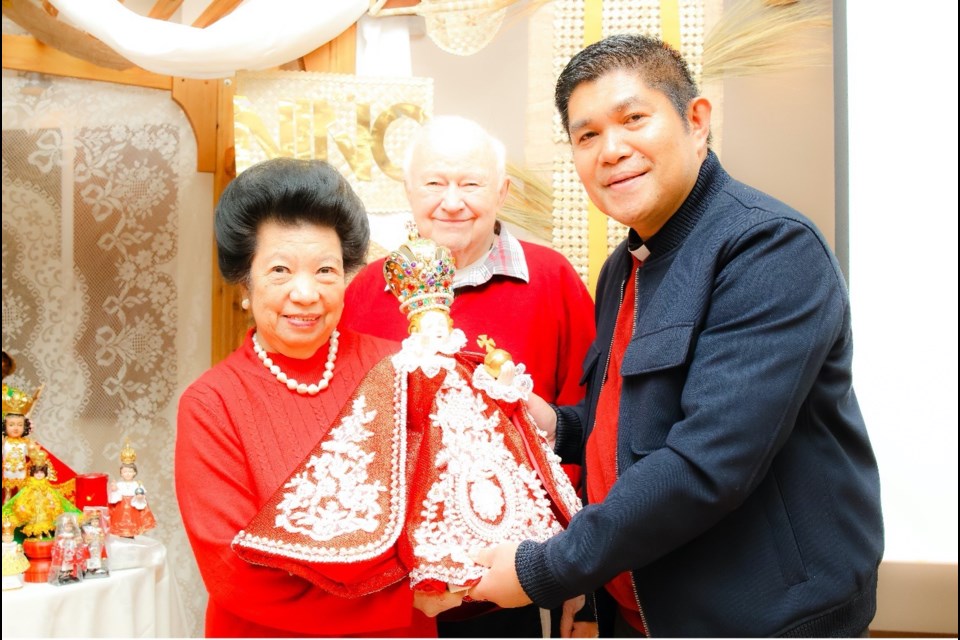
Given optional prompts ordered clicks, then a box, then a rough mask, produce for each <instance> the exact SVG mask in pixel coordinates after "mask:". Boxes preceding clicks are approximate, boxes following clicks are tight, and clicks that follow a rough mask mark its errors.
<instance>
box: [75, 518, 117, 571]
mask: <svg viewBox="0 0 960 640" xmlns="http://www.w3.org/2000/svg"><path fill="white" fill-rule="evenodd" d="M80 530H81V532H82V535H83V542H84V544H86V545H87V552H88V554H87V564H86V566H85V567H84V570H83V577H84V578H108V577H110V562H109V560H108V554H107V528H106V526H105V524H104V522H103V513H102V512H101V511H100V509H98V508H96V507H88V508H85V509H84V510H83V524H81V525H80Z"/></svg>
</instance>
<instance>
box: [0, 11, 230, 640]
mask: <svg viewBox="0 0 960 640" xmlns="http://www.w3.org/2000/svg"><path fill="white" fill-rule="evenodd" d="M4 22H5V23H6V22H7V21H6V20H5V21H4ZM6 27H7V25H6V24H5V31H6ZM196 156H197V150H196V142H195V139H194V135H193V131H192V130H191V127H190V124H189V123H188V121H187V119H186V117H185V116H184V114H183V112H182V111H181V110H180V108H179V107H178V106H177V105H176V104H175V103H174V102H173V101H172V100H171V98H170V93H169V92H167V91H158V90H150V89H141V88H135V87H124V86H120V85H115V84H109V83H99V82H89V81H83V80H74V79H67V78H56V77H52V76H43V75H39V74H17V73H15V72H10V71H4V72H3V275H2V281H3V348H4V350H6V351H7V352H8V353H10V354H11V355H12V356H13V358H14V359H15V360H16V365H17V368H16V371H15V373H14V374H13V375H11V376H10V377H9V378H7V379H6V380H5V382H6V383H8V384H11V385H13V386H16V387H19V388H23V389H27V390H31V391H32V390H33V389H34V388H35V387H36V386H38V385H39V384H41V383H42V384H44V385H45V386H44V391H43V394H42V395H41V397H40V399H39V401H38V402H37V404H36V405H35V407H34V409H33V411H32V413H31V419H32V420H33V422H34V425H33V432H32V433H31V437H34V438H36V440H37V441H38V442H40V443H41V444H43V445H44V446H46V447H47V448H48V449H50V450H51V451H52V452H53V453H54V454H55V455H57V456H58V457H59V458H61V459H62V460H63V461H64V462H66V463H67V464H68V465H70V466H71V467H72V468H73V469H74V470H75V471H76V472H77V473H96V472H99V473H108V474H110V476H111V478H112V479H116V478H117V476H118V475H119V466H120V461H119V452H120V448H121V447H122V446H123V444H124V441H125V440H126V439H129V441H130V443H131V445H132V446H133V447H134V448H135V449H136V451H137V466H138V470H139V474H138V480H140V481H142V482H143V484H144V487H145V488H146V490H147V495H148V499H149V501H150V507H151V509H152V510H153V512H154V513H155V515H156V517H157V521H158V526H157V528H156V529H154V530H152V531H149V532H147V534H146V535H147V536H149V537H152V538H155V539H157V540H160V541H161V542H162V543H164V544H165V545H166V548H167V559H168V566H169V568H170V569H171V570H172V571H173V575H174V579H175V582H176V584H177V591H178V592H179V595H180V599H181V601H182V603H183V605H184V611H183V613H184V616H183V617H184V621H185V623H186V629H187V630H188V632H189V633H191V634H192V635H201V629H202V616H203V610H204V608H205V602H206V592H205V590H204V588H203V584H202V582H201V581H200V579H199V574H198V572H197V569H196V565H195V562H194V559H193V555H192V554H191V552H190V546H189V544H188V543H187V540H186V535H185V533H184V529H183V525H182V524H181V520H180V514H179V509H178V508H177V502H176V498H175V495H174V487H173V448H174V439H175V433H176V407H177V400H178V398H179V396H180V392H181V391H182V390H183V388H185V387H186V385H187V384H189V382H190V381H192V380H193V379H194V378H195V377H197V376H198V375H199V374H200V373H202V371H203V370H205V369H206V368H207V367H208V366H209V344H210V336H209V332H210V320H209V315H210V312H209V307H210V289H211V284H210V273H209V270H205V269H197V268H196V265H198V264H210V253H211V243H212V228H211V227H212V225H211V224H210V203H211V202H212V198H213V196H212V182H211V179H210V176H209V175H202V174H198V173H197V171H196ZM174 606H176V603H174Z"/></svg>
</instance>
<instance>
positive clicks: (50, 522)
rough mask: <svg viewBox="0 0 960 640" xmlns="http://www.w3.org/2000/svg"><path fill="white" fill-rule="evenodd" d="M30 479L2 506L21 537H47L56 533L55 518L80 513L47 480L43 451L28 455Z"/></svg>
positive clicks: (48, 467)
mask: <svg viewBox="0 0 960 640" xmlns="http://www.w3.org/2000/svg"><path fill="white" fill-rule="evenodd" d="M30 459H31V463H30V477H29V478H27V481H26V484H24V485H23V488H22V489H20V490H19V491H18V492H17V493H16V494H15V495H14V496H13V497H12V498H10V499H9V500H8V501H7V502H5V503H4V505H3V516H4V517H5V518H9V519H10V520H11V521H12V522H13V524H14V526H15V527H17V528H19V529H20V530H21V532H22V533H23V535H24V536H25V537H28V538H30V537H35V538H43V537H48V536H50V535H51V534H53V532H54V531H55V530H56V527H57V517H58V516H60V514H62V513H65V512H70V513H74V514H77V513H80V510H79V509H77V508H76V507H75V506H73V503H71V502H70V501H69V500H68V499H67V498H66V496H64V495H63V494H62V493H60V491H59V490H57V489H56V487H54V486H53V485H52V484H51V483H50V480H49V472H50V465H49V463H48V461H47V454H46V452H45V451H44V450H43V449H37V450H36V451H34V452H33V453H32V454H31V457H30Z"/></svg>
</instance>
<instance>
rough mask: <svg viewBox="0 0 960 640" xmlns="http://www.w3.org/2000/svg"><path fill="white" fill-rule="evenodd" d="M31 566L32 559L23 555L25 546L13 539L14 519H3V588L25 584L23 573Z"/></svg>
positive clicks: (15, 587)
mask: <svg viewBox="0 0 960 640" xmlns="http://www.w3.org/2000/svg"><path fill="white" fill-rule="evenodd" d="M29 567H30V561H29V560H27V556H25V555H23V547H21V546H20V543H19V542H17V541H15V540H14V539H13V521H12V520H10V519H9V518H4V519H3V590H4V591H7V590H9V589H19V588H20V587H22V586H23V574H24V572H25V571H26V570H27V569H28V568H29Z"/></svg>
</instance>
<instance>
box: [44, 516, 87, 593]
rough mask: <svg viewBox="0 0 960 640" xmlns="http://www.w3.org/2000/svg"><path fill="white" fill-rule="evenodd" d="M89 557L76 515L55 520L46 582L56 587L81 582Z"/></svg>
mask: <svg viewBox="0 0 960 640" xmlns="http://www.w3.org/2000/svg"><path fill="white" fill-rule="evenodd" d="M89 556H90V553H89V551H88V550H87V545H86V544H85V543H84V542H83V536H82V533H81V531H80V523H79V522H78V521H77V514H76V513H63V514H61V515H60V517H58V518H57V535H56V537H55V538H54V539H53V550H52V552H51V555H50V575H49V576H48V578H47V582H49V583H50V584H52V585H56V586H61V585H65V584H73V583H75V582H81V581H82V580H83V577H84V575H83V574H84V569H85V567H86V566H87V559H88V558H89Z"/></svg>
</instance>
